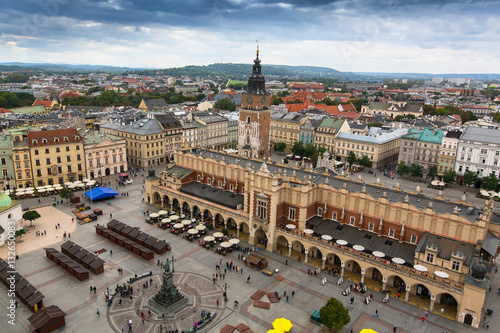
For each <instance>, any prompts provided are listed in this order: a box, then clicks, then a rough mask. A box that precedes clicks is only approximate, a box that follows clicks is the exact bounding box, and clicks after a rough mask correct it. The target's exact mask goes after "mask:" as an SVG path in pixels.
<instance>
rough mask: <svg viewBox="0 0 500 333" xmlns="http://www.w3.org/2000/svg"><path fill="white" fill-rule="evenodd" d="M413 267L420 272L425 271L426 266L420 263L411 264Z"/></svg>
mask: <svg viewBox="0 0 500 333" xmlns="http://www.w3.org/2000/svg"><path fill="white" fill-rule="evenodd" d="M413 268H415V269H416V270H417V271H420V272H427V267H425V266H422V265H415V266H413Z"/></svg>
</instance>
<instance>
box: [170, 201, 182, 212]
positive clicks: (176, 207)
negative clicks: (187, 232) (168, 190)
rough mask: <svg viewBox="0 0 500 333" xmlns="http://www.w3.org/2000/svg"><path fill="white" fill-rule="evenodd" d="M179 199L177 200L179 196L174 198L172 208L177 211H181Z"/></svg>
mask: <svg viewBox="0 0 500 333" xmlns="http://www.w3.org/2000/svg"><path fill="white" fill-rule="evenodd" d="M179 206H180V204H179V200H177V198H175V199H174V200H172V209H173V210H175V211H176V212H179Z"/></svg>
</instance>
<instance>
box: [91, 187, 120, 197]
mask: <svg viewBox="0 0 500 333" xmlns="http://www.w3.org/2000/svg"><path fill="white" fill-rule="evenodd" d="M85 195H86V196H87V198H89V199H90V200H100V199H106V198H111V197H114V196H117V195H118V192H116V191H115V190H113V189H112V188H111V187H96V188H93V189H91V190H89V191H87V192H85Z"/></svg>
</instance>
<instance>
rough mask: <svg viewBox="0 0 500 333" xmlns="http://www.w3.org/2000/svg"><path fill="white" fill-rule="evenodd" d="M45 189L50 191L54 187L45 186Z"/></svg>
mask: <svg viewBox="0 0 500 333" xmlns="http://www.w3.org/2000/svg"><path fill="white" fill-rule="evenodd" d="M44 188H46V189H47V190H49V189H52V188H53V186H52V185H45V186H44Z"/></svg>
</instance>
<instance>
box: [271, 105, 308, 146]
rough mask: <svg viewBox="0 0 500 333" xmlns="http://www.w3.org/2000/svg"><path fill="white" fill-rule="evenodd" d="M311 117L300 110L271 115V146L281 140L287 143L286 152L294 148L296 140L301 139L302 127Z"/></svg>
mask: <svg viewBox="0 0 500 333" xmlns="http://www.w3.org/2000/svg"><path fill="white" fill-rule="evenodd" d="M307 119H309V117H308V116H305V115H303V114H301V113H298V112H291V113H285V114H283V113H276V114H273V115H271V135H270V138H269V140H270V141H271V146H274V147H275V146H276V144H277V143H279V142H284V143H286V150H285V152H286V153H288V152H289V151H290V149H292V147H293V144H294V143H295V142H298V141H300V127H301V126H302V125H303V124H304V123H305V121H306V120H307Z"/></svg>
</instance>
